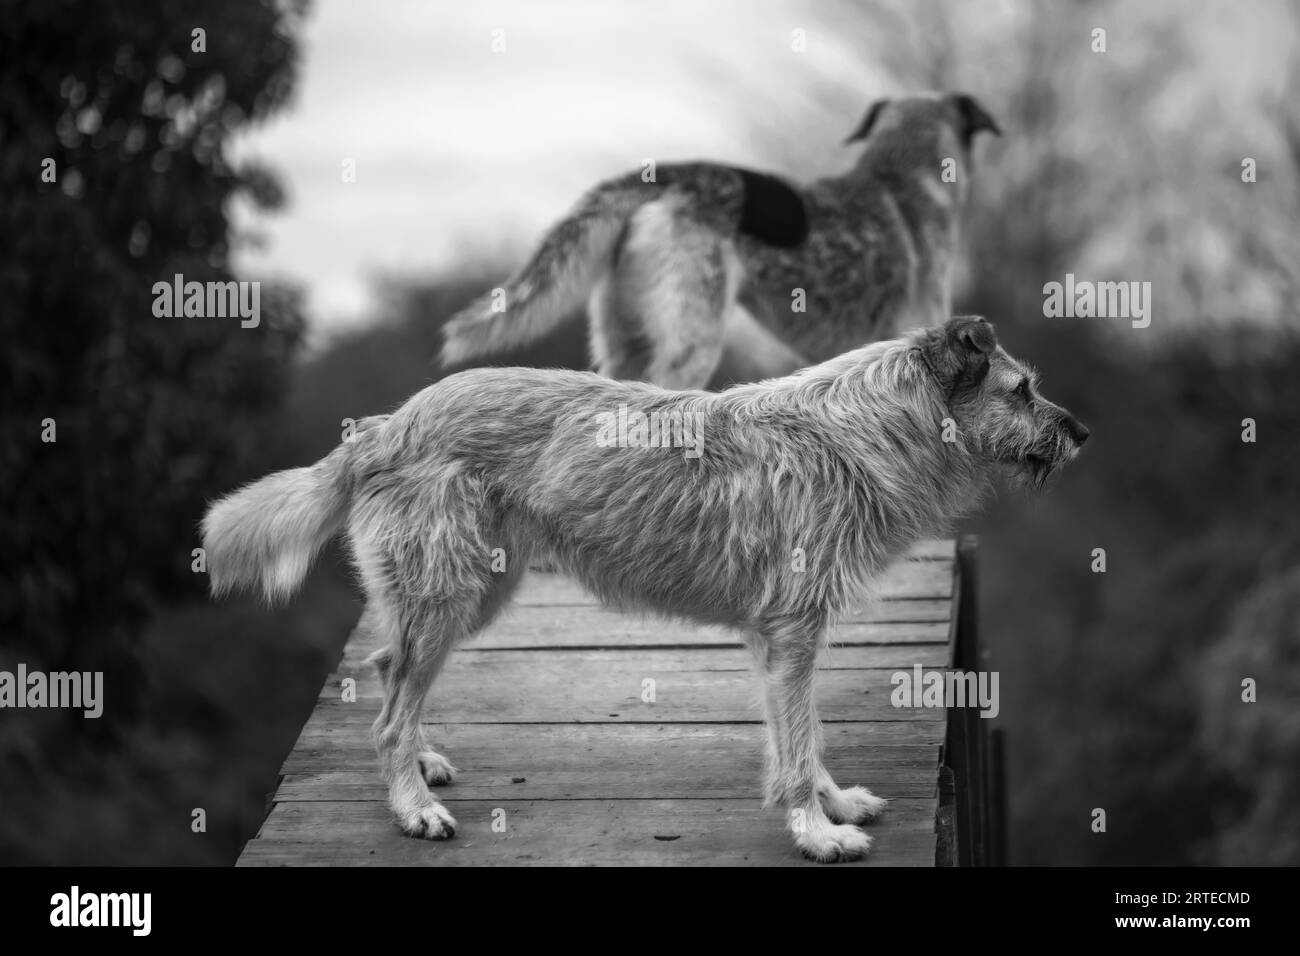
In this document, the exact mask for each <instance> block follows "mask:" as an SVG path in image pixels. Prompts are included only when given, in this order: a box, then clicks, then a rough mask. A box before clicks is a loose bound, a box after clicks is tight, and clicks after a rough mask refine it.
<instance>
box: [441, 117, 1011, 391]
mask: <svg viewBox="0 0 1300 956" xmlns="http://www.w3.org/2000/svg"><path fill="white" fill-rule="evenodd" d="M986 130H987V131H989V132H993V133H997V132H999V130H998V124H997V123H996V121H994V119H993V117H992V116H990V115H989V113H988V111H987V110H985V109H984V107H983V106H981V105H980V104H979V102H978V101H977V100H975V98H974V97H971V96H968V95H965V94H961V93H949V94H935V95H929V96H912V97H906V98H902V99H896V100H880V101H878V102H877V103H875V104H873V105H872V107H871V108H870V109H869V110H868V111H867V114H866V116H865V118H864V119H863V120H862V122H861V123H860V124H859V126H858V128H857V129H856V130H855V131H854V133H853V134H852V135H851V136H850V137H849V138H848V143H857V142H861V143H862V144H863V145H862V149H861V153H860V155H859V156H858V158H857V160H856V162H855V163H854V165H853V166H852V168H850V169H849V170H848V171H847V172H845V173H844V174H842V175H840V176H832V177H828V178H825V179H820V180H817V181H816V182H813V183H810V184H807V185H804V186H795V185H791V184H789V183H786V182H785V181H784V180H782V179H779V178H777V177H775V176H772V175H769V174H766V173H758V172H754V171H751V170H747V169H738V168H736V167H732V166H725V165H722V164H719V163H707V162H696V163H676V164H660V165H659V166H658V167H657V168H656V169H655V170H654V178H653V181H649V182H647V181H646V179H645V176H646V175H648V171H646V170H642V171H638V172H634V173H629V174H627V175H625V176H622V177H618V178H615V179H611V180H609V181H608V182H604V183H601V184H599V185H597V186H596V187H594V188H593V189H591V191H590V192H588V193H587V194H586V196H584V197H583V198H582V199H581V200H580V201H579V202H578V204H577V206H576V207H575V208H574V210H573V211H572V212H571V213H570V214H569V215H568V216H566V217H565V218H564V219H562V220H561V221H560V222H558V223H557V224H556V225H555V226H554V227H553V228H552V229H551V231H550V232H549V233H548V234H547V235H546V236H545V238H543V240H542V242H541V244H540V245H539V247H538V249H537V251H536V252H535V253H534V254H533V256H532V258H531V260H530V261H529V262H528V263H527V264H526V265H525V266H524V267H523V268H522V269H521V270H520V271H519V272H518V273H517V274H516V275H515V276H514V277H512V278H511V279H510V280H509V281H507V282H506V283H505V284H504V285H503V287H502V288H501V289H499V290H496V291H494V292H493V293H489V294H488V295H485V296H484V297H483V298H481V299H480V300H478V301H477V302H474V303H472V304H471V305H470V306H469V307H467V308H466V309H464V310H463V311H462V312H461V313H459V314H458V315H456V316H454V317H453V318H452V319H451V320H450V321H449V322H448V323H447V325H446V326H445V327H444V334H445V343H444V346H443V352H442V357H443V361H444V362H445V363H448V364H452V363H459V362H463V361H465V360H466V359H469V358H473V357H475V356H482V355H486V354H490V353H492V352H499V351H501V350H503V349H506V348H512V347H518V346H520V345H523V344H525V343H527V342H530V341H532V340H534V339H536V338H538V337H539V336H541V335H543V334H545V333H546V332H547V331H549V330H551V329H553V328H555V327H556V326H557V325H559V324H560V322H562V321H563V320H564V318H565V317H566V316H567V315H568V314H570V313H571V312H573V311H575V310H577V309H579V308H581V307H582V306H583V305H584V304H586V305H588V311H589V313H590V318H591V322H590V331H591V350H592V359H593V364H594V367H595V369H596V371H598V372H600V373H601V374H602V375H605V376H607V377H609V378H617V379H635V380H639V381H649V382H653V383H654V384H656V385H662V386H664V387H665V388H703V387H704V386H705V385H706V384H708V382H709V380H710V377H711V376H712V375H713V373H714V372H715V370H717V369H718V368H719V367H723V368H725V370H726V374H728V375H729V376H730V377H731V378H732V379H733V380H735V381H742V380H743V381H754V380H757V379H761V378H771V377H774V376H778V375H786V374H789V373H790V372H793V371H794V370H795V369H797V368H799V367H801V366H804V365H808V364H810V362H820V361H823V360H825V359H828V358H831V357H832V356H834V355H837V354H839V353H841V352H843V351H845V350H846V349H850V348H854V347H855V346H858V345H861V344H862V343H864V342H870V341H873V340H875V339H885V338H889V337H890V336H893V335H897V334H899V333H900V332H901V331H902V330H903V329H907V328H911V327H913V326H921V325H939V324H941V323H942V322H943V321H944V320H945V319H947V318H948V316H949V315H951V309H950V306H949V298H950V286H951V272H952V266H953V263H954V260H955V259H956V255H957V244H958V239H959V232H960V229H959V227H960V222H961V214H962V208H963V206H964V204H965V202H966V198H967V193H968V190H969V180H970V169H971V147H972V141H973V139H974V137H975V136H976V134H978V133H980V132H981V131H986Z"/></svg>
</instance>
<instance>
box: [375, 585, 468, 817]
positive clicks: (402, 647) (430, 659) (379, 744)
mask: <svg viewBox="0 0 1300 956" xmlns="http://www.w3.org/2000/svg"><path fill="white" fill-rule="evenodd" d="M374 604H375V601H374V598H373V596H372V598H371V607H374ZM373 620H374V621H375V624H376V627H377V628H378V629H379V631H380V633H381V634H382V635H383V636H385V637H387V638H388V639H390V640H391V646H390V647H389V648H388V649H387V652H386V653H385V652H384V651H381V652H379V653H378V654H376V655H375V656H374V657H373V658H372V659H373V660H374V661H375V663H376V665H377V666H378V667H379V671H380V674H381V675H382V676H383V682H384V703H383V707H382V708H381V709H380V711H379V717H378V718H377V719H376V720H375V726H374V734H375V747H376V749H377V751H378V753H379V764H380V771H381V773H382V774H383V777H384V782H385V783H387V784H388V799H389V804H390V805H391V806H392V808H393V812H394V813H395V814H396V815H397V822H398V825H399V826H400V827H401V828H402V832H404V833H406V834H407V835H409V836H415V837H424V838H425V839H429V840H445V839H447V838H449V837H451V836H454V835H455V833H456V821H455V820H454V819H453V818H452V816H451V814H450V813H449V812H447V808H446V807H444V806H443V805H442V804H441V803H439V802H438V800H436V799H435V798H434V796H433V794H432V793H430V792H429V786H428V782H427V774H428V773H429V770H430V769H435V768H434V767H433V766H431V764H436V763H441V764H445V765H446V766H445V768H442V769H444V770H445V771H447V772H448V776H450V771H451V769H452V768H451V766H450V764H448V763H447V762H446V758H444V757H442V756H441V755H439V754H436V753H434V752H433V751H430V750H428V749H427V744H426V743H425V740H424V734H423V732H422V730H421V728H420V713H421V710H422V709H423V706H424V698H425V695H426V694H427V693H428V691H429V688H430V686H432V684H433V681H434V678H435V677H437V676H438V672H439V671H440V670H442V666H443V664H444V663H446V660H447V655H448V654H449V653H450V652H451V649H452V647H453V646H454V645H455V644H456V642H457V640H459V639H460V638H461V637H463V636H464V634H465V630H466V628H465V625H464V623H463V620H460V619H458V615H457V614H456V613H455V611H454V610H453V609H451V608H449V607H447V606H446V605H445V604H443V603H442V602H435V601H432V600H425V599H421V600H418V601H415V602H410V603H408V602H405V601H402V602H398V606H391V605H389V604H387V603H385V606H383V607H382V609H381V610H379V612H378V613H377V614H376V615H375V617H374V618H373ZM431 757H432V758H436V761H430V759H429V758H431ZM444 782H445V781H444Z"/></svg>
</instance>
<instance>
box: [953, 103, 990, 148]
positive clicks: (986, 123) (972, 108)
mask: <svg viewBox="0 0 1300 956" xmlns="http://www.w3.org/2000/svg"><path fill="white" fill-rule="evenodd" d="M952 101H953V103H954V104H955V105H956V107H957V115H958V117H959V118H960V122H961V135H962V138H963V139H964V140H965V141H966V142H967V143H969V142H970V141H971V138H972V137H973V136H974V135H975V134H976V133H979V132H982V131H988V132H990V133H992V134H993V135H994V136H1001V135H1002V127H1000V126H998V121H997V120H995V119H994V118H993V114H991V113H990V112H989V111H988V110H986V109H985V108H984V106H983V105H982V104H981V103H980V101H979V100H977V99H975V97H973V96H970V95H969V94H966V93H954V94H953V96H952Z"/></svg>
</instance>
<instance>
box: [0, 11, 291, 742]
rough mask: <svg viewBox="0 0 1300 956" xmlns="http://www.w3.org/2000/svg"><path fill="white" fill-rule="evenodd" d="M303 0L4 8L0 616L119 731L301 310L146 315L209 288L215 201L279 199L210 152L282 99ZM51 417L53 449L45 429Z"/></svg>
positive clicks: (272, 296) (222, 262)
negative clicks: (92, 696) (75, 675)
mask: <svg viewBox="0 0 1300 956" xmlns="http://www.w3.org/2000/svg"><path fill="white" fill-rule="evenodd" d="M303 14H304V4H303V3H302V2H299V0H267V2H257V0H237V2H234V0H185V2H178V3H167V4H161V3H157V4H147V5H145V4H140V5H137V4H86V3H75V2H71V0H67V2H63V0H51V2H43V3H24V2H20V0H0V195H2V196H3V200H2V201H0V236H3V239H0V242H3V243H4V245H5V248H4V251H3V254H2V255H0V303H3V305H0V315H2V318H0V334H3V336H4V339H5V349H4V351H3V357H0V368H3V371H0V403H2V404H3V406H4V428H3V434H2V435H0V501H3V502H4V505H3V507H4V510H5V514H4V516H3V521H4V528H5V547H4V548H3V549H0V562H3V564H4V569H3V572H2V573H0V619H2V620H3V633H4V641H5V644H6V645H7V647H6V653H5V655H4V657H5V660H6V661H13V660H24V661H26V662H27V663H28V665H29V666H31V667H43V668H46V669H51V670H54V669H65V668H75V669H78V670H103V671H105V672H107V677H106V683H107V686H108V691H107V693H108V694H110V695H111V698H110V700H111V710H110V714H111V717H112V719H105V720H102V721H98V722H94V721H92V722H87V723H89V724H91V725H93V726H92V727H89V728H87V730H88V731H101V732H102V731H104V730H106V729H108V728H110V727H115V726H118V723H117V721H118V720H120V719H122V718H124V717H126V716H127V714H128V712H129V710H130V708H131V704H132V701H133V700H135V699H136V697H137V694H136V693H135V692H136V691H137V690H138V688H139V684H138V681H139V680H140V677H141V673H140V669H139V667H138V666H137V665H136V664H134V662H133V654H132V652H131V644H132V641H133V637H134V635H135V634H136V633H137V632H138V631H139V629H140V628H141V626H142V624H143V622H144V621H145V620H146V618H147V616H148V615H149V613H150V612H151V610H152V609H154V608H155V607H156V606H157V605H158V603H159V601H160V599H161V598H162V597H163V596H166V597H168V598H171V597H173V596H175V595H178V594H182V593H184V592H186V591H188V592H190V593H194V594H197V593H199V591H200V589H201V588H203V586H204V584H205V582H206V577H205V576H204V575H202V574H195V573H193V572H192V571H191V560H192V558H191V549H192V548H194V547H197V545H198V540H197V537H198V536H197V526H196V523H197V519H198V517H199V516H200V514H201V512H202V506H203V503H204V500H205V497H207V496H211V495H213V494H215V493H216V492H217V491H218V490H221V489H223V488H224V486H226V485H227V484H228V482H229V481H230V480H231V475H232V473H233V472H234V470H235V469H237V468H238V466H239V462H240V460H241V459H242V458H244V457H245V456H246V455H247V454H248V452H249V451H250V450H251V449H252V447H253V445H254V442H255V440H256V435H257V427H256V424H257V422H258V421H259V418H260V416H262V415H263V414H264V412H265V411H266V410H267V409H268V408H269V407H270V406H271V405H272V404H273V402H274V401H275V399H276V397H277V393H278V391H279V389H280V387H281V380H282V378H283V372H284V371H285V368H286V365H287V363H288V361H289V359H290V357H291V353H292V351H293V348H294V345H295V343H296V341H297V339H298V336H299V332H300V326H301V319H300V316H299V312H298V308H297V304H296V297H295V296H294V294H293V293H291V292H290V291H288V290H271V289H263V290H262V301H261V321H260V324H259V325H258V326H257V327H256V328H242V327H241V325H240V322H239V319H238V318H233V319H232V318H226V319H222V318H194V317H191V318H157V317H155V316H154V314H153V298H154V297H153V292H152V288H153V285H154V283H155V282H158V281H171V279H172V277H173V276H174V275H175V274H176V273H181V274H183V275H184V277H185V279H186V280H187V281H190V280H197V281H200V282H206V281H226V280H230V279H232V278H234V277H233V276H232V274H231V267H230V247H231V235H230V232H231V229H230V223H229V221H228V218H227V216H228V211H229V206H230V203H231V201H232V200H233V199H235V198H236V197H245V198H246V199H247V200H248V201H251V202H252V203H254V204H258V205H261V206H271V205H274V204H276V203H278V202H280V201H281V199H282V196H281V193H280V191H279V189H278V187H277V186H276V183H275V180H274V178H273V177H272V176H270V174H269V173H267V172H266V171H265V170H263V169H260V168H257V167H256V166H251V165H250V166H244V167H242V168H237V167H234V166H232V165H231V163H230V162H229V161H228V159H227V156H226V148H227V145H228V143H229V141H230V140H231V138H232V137H233V136H234V135H235V134H236V133H238V132H239V131H240V130H241V129H242V128H244V127H246V126H247V125H248V124H250V123H253V122H255V121H257V120H259V119H261V118H263V117H265V116H267V115H268V114H269V113H271V112H272V111H274V110H275V109H277V108H279V107H280V106H282V105H283V104H284V103H285V101H286V99H287V97H288V95H289V92H290V89H291V86H292V82H293V78H294V72H295V63H296V47H295V39H294V37H295V33H296V32H297V30H298V28H299V25H300V23H301V21H302V17H303ZM46 420H52V421H53V423H54V426H53V427H54V428H55V429H56V431H55V433H54V434H55V437H56V438H57V440H56V441H52V442H46V441H43V440H42V433H43V424H42V423H43V422H45V421H46Z"/></svg>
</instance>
